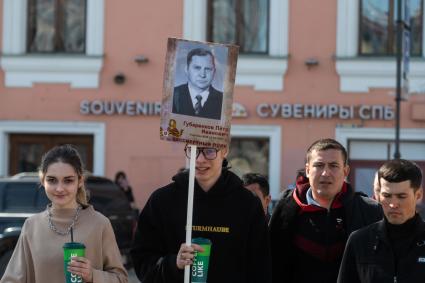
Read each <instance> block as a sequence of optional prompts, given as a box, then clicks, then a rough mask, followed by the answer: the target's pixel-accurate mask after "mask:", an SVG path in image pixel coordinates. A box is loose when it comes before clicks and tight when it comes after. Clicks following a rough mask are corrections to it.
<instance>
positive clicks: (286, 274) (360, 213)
mask: <svg viewBox="0 0 425 283" xmlns="http://www.w3.org/2000/svg"><path fill="white" fill-rule="evenodd" d="M346 186H347V191H346V192H345V193H344V194H343V195H341V198H340V201H341V204H342V207H343V213H344V223H345V224H344V230H345V231H346V233H347V236H346V237H345V238H348V235H349V234H350V233H351V232H353V231H355V230H357V229H360V228H362V227H364V226H367V225H369V224H371V223H374V222H376V221H378V220H380V219H382V209H381V207H380V205H379V204H378V203H377V202H376V201H374V200H371V199H369V198H368V197H366V196H364V195H362V194H360V193H355V192H353V190H352V189H351V187H350V186H349V185H348V184H346ZM293 193H294V191H293V190H286V191H285V192H284V193H283V195H282V197H281V199H280V200H279V202H278V204H277V205H276V207H275V209H274V211H273V214H272V218H271V220H270V227H269V228H270V245H271V252H272V272H273V276H272V277H273V283H283V282H285V283H286V282H288V283H293V282H323V283H329V282H328V279H327V278H335V279H336V278H337V276H338V268H339V265H337V266H335V267H331V268H328V269H327V268H321V267H320V266H318V265H315V266H307V265H308V264H307V263H305V262H303V258H302V255H300V253H299V250H298V249H297V248H296V247H295V245H294V238H293V237H294V230H295V222H296V218H297V216H298V214H299V213H300V210H301V208H300V206H299V205H298V204H297V202H296V201H295V199H294V197H293ZM300 263H302V264H300ZM322 266H324V267H326V266H328V264H327V263H326V262H324V263H322ZM330 270H331V272H333V273H335V274H328V273H329V272H330Z"/></svg>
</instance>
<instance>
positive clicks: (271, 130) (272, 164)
mask: <svg viewBox="0 0 425 283" xmlns="http://www.w3.org/2000/svg"><path fill="white" fill-rule="evenodd" d="M230 135H231V137H232V138H234V137H237V138H243V137H245V138H268V139H269V145H270V150H269V156H268V157H269V168H268V173H269V184H270V195H271V197H272V199H273V200H276V199H278V198H279V195H280V172H281V171H280V156H281V154H280V151H281V136H282V135H281V128H280V126H267V125H265V126H257V125H232V127H231V129H230ZM230 150H232V149H230Z"/></svg>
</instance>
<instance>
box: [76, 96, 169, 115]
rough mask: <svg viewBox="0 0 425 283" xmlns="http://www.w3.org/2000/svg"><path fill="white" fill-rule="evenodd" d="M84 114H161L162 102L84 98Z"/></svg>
mask: <svg viewBox="0 0 425 283" xmlns="http://www.w3.org/2000/svg"><path fill="white" fill-rule="evenodd" d="M80 113H81V114H83V115H127V116H154V115H160V114H161V103H160V102H142V101H103V100H93V101H88V100H83V101H81V103H80Z"/></svg>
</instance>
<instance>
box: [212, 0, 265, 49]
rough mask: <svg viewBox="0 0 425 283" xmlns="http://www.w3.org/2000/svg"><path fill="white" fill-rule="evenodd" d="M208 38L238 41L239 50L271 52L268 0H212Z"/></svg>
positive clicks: (219, 40)
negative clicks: (269, 44) (269, 47)
mask: <svg viewBox="0 0 425 283" xmlns="http://www.w3.org/2000/svg"><path fill="white" fill-rule="evenodd" d="M208 4H209V9H208V10H209V11H208V16H209V27H208V28H209V30H208V41H213V42H221V43H233V44H237V45H239V48H240V49H239V52H240V53H259V54H267V52H268V25H267V22H268V14H269V13H268V11H269V7H268V6H269V1H267V0H232V1H227V0H210V1H209V2H208Z"/></svg>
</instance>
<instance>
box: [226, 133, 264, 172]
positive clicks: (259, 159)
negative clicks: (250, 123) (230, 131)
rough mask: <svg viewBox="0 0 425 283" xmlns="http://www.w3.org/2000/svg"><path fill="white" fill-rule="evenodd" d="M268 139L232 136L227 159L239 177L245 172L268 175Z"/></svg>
mask: <svg viewBox="0 0 425 283" xmlns="http://www.w3.org/2000/svg"><path fill="white" fill-rule="evenodd" d="M269 150H270V143H269V139H265V138H232V141H231V144H230V152H229V155H228V160H229V163H230V166H231V167H232V168H231V169H230V170H231V171H233V172H234V173H235V174H236V175H238V176H239V177H242V175H243V174H246V173H260V174H262V175H264V176H268V175H269Z"/></svg>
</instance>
